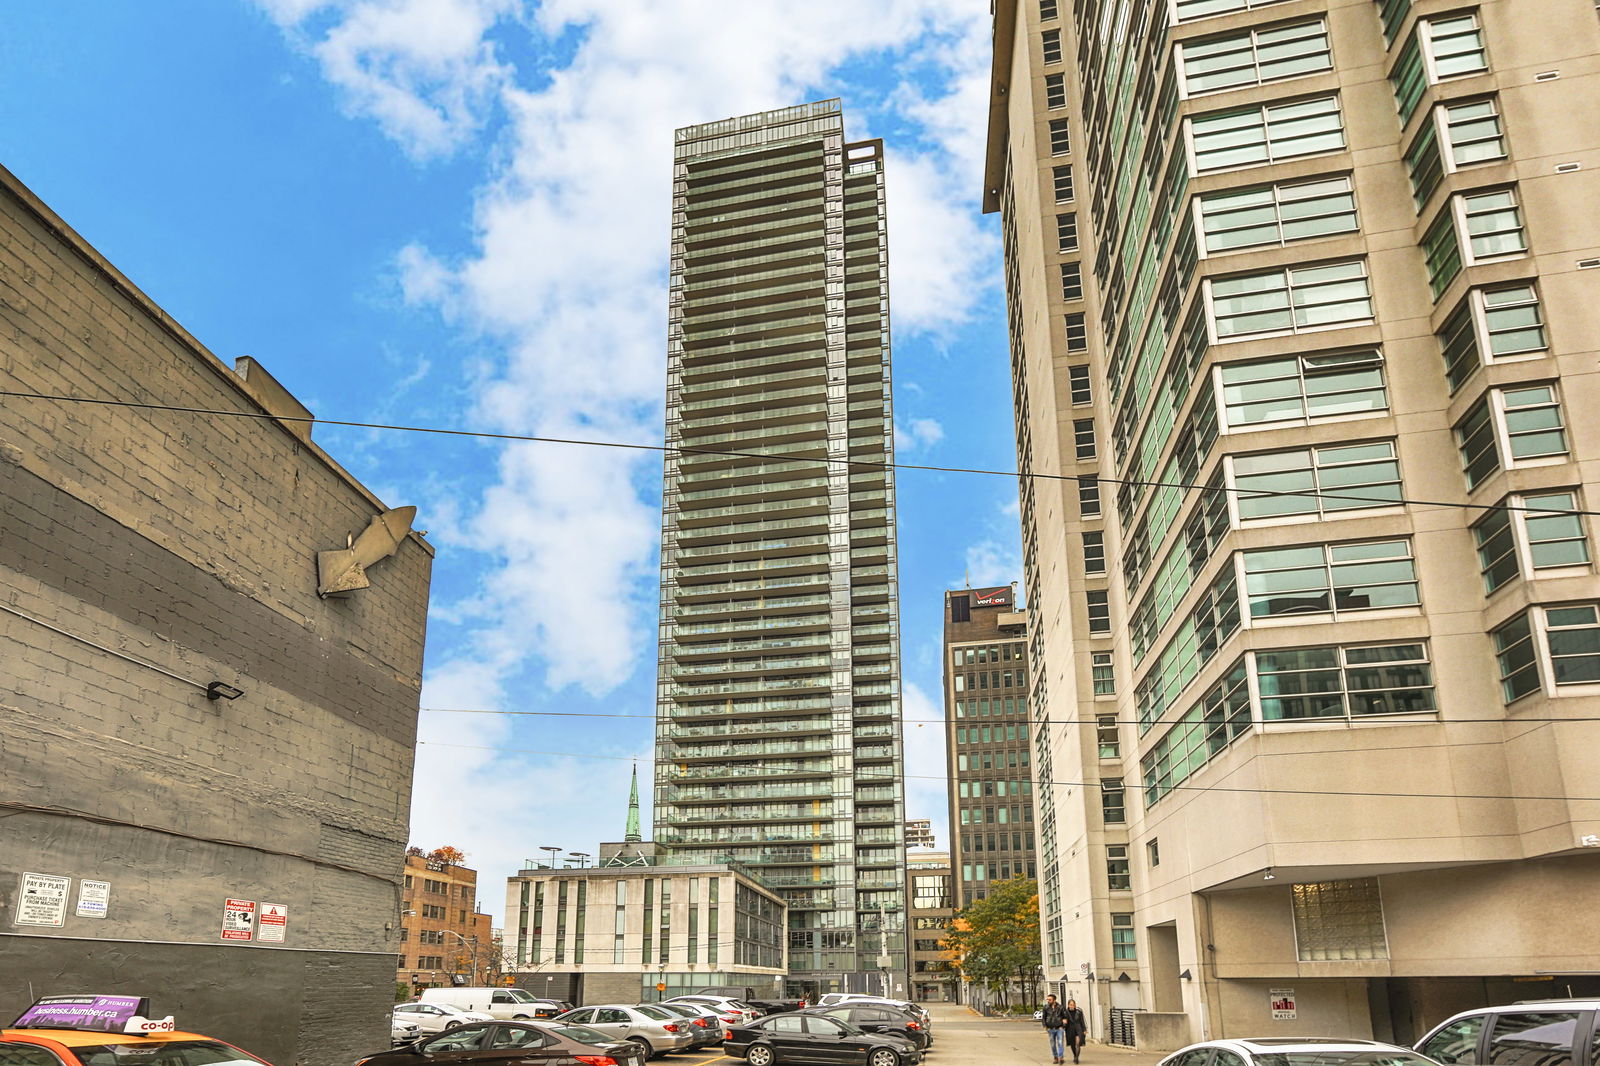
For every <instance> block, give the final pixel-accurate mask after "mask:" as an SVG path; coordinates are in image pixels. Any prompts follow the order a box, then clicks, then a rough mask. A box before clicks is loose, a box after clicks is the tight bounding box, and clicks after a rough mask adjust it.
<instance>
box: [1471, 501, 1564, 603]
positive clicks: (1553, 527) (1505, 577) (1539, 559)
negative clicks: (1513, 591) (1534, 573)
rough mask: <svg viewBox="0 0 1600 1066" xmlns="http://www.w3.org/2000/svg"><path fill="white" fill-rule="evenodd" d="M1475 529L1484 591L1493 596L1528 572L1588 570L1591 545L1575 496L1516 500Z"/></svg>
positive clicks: (1473, 531)
mask: <svg viewBox="0 0 1600 1066" xmlns="http://www.w3.org/2000/svg"><path fill="white" fill-rule="evenodd" d="M1506 503H1507V505H1508V506H1505V507H1502V508H1499V509H1496V510H1493V511H1490V512H1489V513H1488V514H1486V515H1484V516H1483V518H1482V519H1481V520H1480V521H1479V522H1478V523H1477V524H1476V525H1475V526H1473V527H1472V533H1473V537H1474V539H1475V540H1476V542H1477V546H1478V564H1479V569H1480V570H1481V571H1482V573H1483V583H1484V589H1485V591H1487V592H1494V591H1495V590H1496V589H1498V588H1500V587H1501V586H1502V585H1504V584H1505V583H1506V582H1508V581H1510V580H1511V579H1512V578H1515V577H1518V576H1519V575H1521V574H1522V573H1523V572H1524V570H1525V569H1526V570H1547V569H1559V568H1564V567H1571V566H1587V565H1588V563H1589V540H1588V537H1587V535H1586V534H1585V532H1584V528H1583V517H1582V516H1581V515H1579V514H1576V513H1575V512H1576V511H1578V510H1579V508H1578V497H1577V494H1576V493H1573V492H1550V493H1541V494H1539V495H1533V496H1513V497H1510V498H1508V499H1507V501H1506Z"/></svg>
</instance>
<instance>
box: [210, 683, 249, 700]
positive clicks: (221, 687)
mask: <svg viewBox="0 0 1600 1066" xmlns="http://www.w3.org/2000/svg"><path fill="white" fill-rule="evenodd" d="M243 695H244V689H242V688H234V687H233V686H232V685H229V684H227V683H226V682H222V681H213V682H211V684H209V685H207V686H206V699H208V700H236V699H238V698H239V697H240V696H243Z"/></svg>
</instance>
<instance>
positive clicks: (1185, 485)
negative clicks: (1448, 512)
mask: <svg viewBox="0 0 1600 1066" xmlns="http://www.w3.org/2000/svg"><path fill="white" fill-rule="evenodd" d="M0 396H7V397H12V398H14V399H26V400H50V401H56V402H61V403H85V404H97V405H100V406H104V407H127V408H132V409H135V410H140V411H169V412H173V413H176V414H192V415H214V416H217V417H220V418H252V419H258V420H264V421H276V422H304V423H306V424H308V425H324V426H343V427H345V428H348V429H383V430H392V431H394V432H397V433H428V434H435V435H439V436H448V437H473V438H478V439H482V440H507V441H527V442H532V443H537V444H576V445H582V446H585V447H590V448H616V449H619V450H623V451H639V452H656V453H659V454H662V455H708V456H721V457H724V458H730V459H759V460H761V461H763V462H784V463H813V464H817V465H821V466H844V467H846V468H849V469H868V470H917V471H923V472H928V473H939V474H980V475H984V476H987V477H1005V478H1019V479H1022V478H1027V479H1034V480H1040V481H1071V482H1075V483H1081V482H1090V483H1094V484H1102V485H1132V486H1135V487H1139V488H1147V489H1181V490H1183V491H1185V492H1190V491H1193V492H1222V493H1232V494H1236V495H1239V496H1245V497H1251V498H1257V497H1276V496H1294V497H1307V498H1313V499H1320V500H1359V501H1361V502H1364V503H1367V504H1370V505H1371V506H1374V507H1382V506H1392V505H1400V504H1404V505H1406V506H1408V507H1440V508H1462V507H1464V508H1470V509H1472V510H1476V511H1483V512H1485V513H1487V512H1490V511H1523V512H1528V513H1532V514H1540V515H1562V516H1566V515H1582V516H1595V517H1600V511H1591V510H1558V509H1554V508H1545V507H1527V506H1524V505H1520V504H1505V503H1473V502H1471V501H1470V500H1421V499H1414V498H1410V497H1399V498H1396V499H1393V500H1388V499H1377V498H1375V497H1372V496H1363V495H1359V494H1352V493H1337V492H1326V491H1323V490H1321V489H1307V490H1289V489H1241V488H1237V487H1230V486H1228V485H1198V484H1192V483H1189V482H1183V481H1144V480H1140V479H1137V478H1119V477H1104V476H1100V475H1095V474H1041V473H1037V472H1034V471H1027V472H1023V471H1014V470H991V469H987V468H984V467H972V466H936V465H933V464H928V463H889V462H882V461H878V460H870V459H851V458H834V457H831V456H800V457H795V458H785V457H783V456H781V455H769V454H766V453H763V452H744V451H733V450H728V449H722V448H697V447H694V446H692V445H678V444H639V443H634V442H629V441H608V440H583V439H581V438H576V437H547V436H538V435H534V434H527V433H493V432H490V431H488V430H472V429H445V428H443V427H439V426H407V425H394V424H389V423H383V422H354V421H349V420H344V419H335V418H314V417H306V416H303V415H276V414H269V413H267V412H261V411H222V410H217V409H215V408H207V407H184V406H180V405H177V404H160V403H145V402H141V401H136V400H113V399H100V398H96V397H91V396H57V395H52V394H49V393H42V392H22V391H17V390H0Z"/></svg>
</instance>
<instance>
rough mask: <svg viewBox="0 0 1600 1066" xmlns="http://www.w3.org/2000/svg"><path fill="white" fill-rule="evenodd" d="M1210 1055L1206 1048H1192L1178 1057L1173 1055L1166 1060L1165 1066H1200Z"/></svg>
mask: <svg viewBox="0 0 1600 1066" xmlns="http://www.w3.org/2000/svg"><path fill="white" fill-rule="evenodd" d="M1210 1054H1211V1049H1210V1048H1208V1047H1197V1048H1192V1049H1190V1050H1189V1051H1185V1052H1183V1053H1182V1054H1180V1055H1175V1056H1173V1057H1172V1058H1171V1059H1169V1060H1168V1062H1167V1066H1201V1064H1202V1063H1204V1062H1205V1061H1206V1057H1207V1056H1208V1055H1210Z"/></svg>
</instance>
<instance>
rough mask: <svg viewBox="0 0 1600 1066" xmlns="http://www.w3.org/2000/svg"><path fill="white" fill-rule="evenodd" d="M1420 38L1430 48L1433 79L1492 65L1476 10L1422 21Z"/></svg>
mask: <svg viewBox="0 0 1600 1066" xmlns="http://www.w3.org/2000/svg"><path fill="white" fill-rule="evenodd" d="M1417 38H1418V40H1420V41H1421V42H1422V45H1423V48H1424V50H1425V51H1426V52H1427V56H1428V66H1429V73H1430V74H1431V75H1432V76H1431V78H1430V79H1429V80H1430V81H1434V82H1439V81H1443V80H1445V79H1446V78H1459V77H1462V76H1464V75H1467V74H1481V73H1483V72H1484V71H1486V70H1488V69H1489V56H1488V53H1487V52H1485V51H1484V47H1483V31H1482V29H1481V28H1480V27H1479V25H1478V16H1477V13H1476V12H1471V11H1469V12H1467V13H1466V14H1464V15H1452V16H1450V17H1448V18H1435V19H1427V20H1425V21H1422V22H1419V23H1417Z"/></svg>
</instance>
